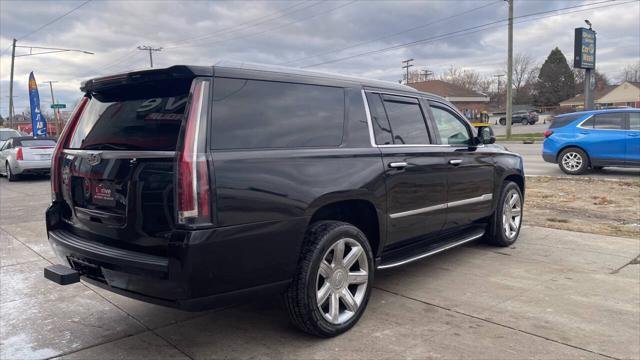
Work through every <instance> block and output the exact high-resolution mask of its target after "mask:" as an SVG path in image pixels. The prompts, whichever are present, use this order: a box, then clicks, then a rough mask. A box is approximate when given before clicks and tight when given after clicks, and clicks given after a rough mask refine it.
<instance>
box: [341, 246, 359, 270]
mask: <svg viewBox="0 0 640 360" xmlns="http://www.w3.org/2000/svg"><path fill="white" fill-rule="evenodd" d="M363 253H364V251H363V250H362V248H361V247H360V246H354V247H352V248H351V251H349V254H347V256H346V257H345V258H344V267H346V268H347V269H348V268H350V267H351V266H353V264H354V263H355V262H356V261H357V260H358V258H359V257H360V255H362V254H363Z"/></svg>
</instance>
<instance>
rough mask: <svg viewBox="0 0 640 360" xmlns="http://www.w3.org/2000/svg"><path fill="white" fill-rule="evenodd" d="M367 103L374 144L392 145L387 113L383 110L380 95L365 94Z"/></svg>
mask: <svg viewBox="0 0 640 360" xmlns="http://www.w3.org/2000/svg"><path fill="white" fill-rule="evenodd" d="M367 103H368V104H369V112H370V113H371V125H372V126H373V135H374V136H375V138H376V144H378V145H389V144H393V133H392V132H391V126H390V125H389V119H387V113H386V112H385V110H384V105H383V104H382V98H381V97H380V94H374V93H367Z"/></svg>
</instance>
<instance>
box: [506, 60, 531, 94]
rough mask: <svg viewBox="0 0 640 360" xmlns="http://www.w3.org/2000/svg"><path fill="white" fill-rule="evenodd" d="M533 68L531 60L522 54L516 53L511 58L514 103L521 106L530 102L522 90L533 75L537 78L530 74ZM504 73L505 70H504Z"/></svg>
mask: <svg viewBox="0 0 640 360" xmlns="http://www.w3.org/2000/svg"><path fill="white" fill-rule="evenodd" d="M533 67H534V62H533V58H532V57H531V56H530V55H528V54H524V53H517V54H516V56H515V57H514V58H513V90H514V96H513V98H514V103H516V104H523V103H526V102H527V100H529V101H530V97H529V96H527V95H530V94H525V93H524V88H525V86H526V84H527V83H529V78H530V77H531V76H533V75H535V76H537V74H534V73H533V72H532V70H533ZM505 73H506V70H505Z"/></svg>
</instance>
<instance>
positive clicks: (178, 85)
mask: <svg viewBox="0 0 640 360" xmlns="http://www.w3.org/2000/svg"><path fill="white" fill-rule="evenodd" d="M190 84H191V80H186V79H181V80H179V81H178V80H175V81H166V82H161V81H158V82H155V83H153V84H151V85H150V84H144V85H139V86H131V85H130V86H126V87H122V89H119V90H118V89H109V93H106V92H105V93H98V94H93V97H92V99H91V100H90V101H89V103H88V104H87V107H86V108H85V110H84V112H83V113H82V117H81V118H80V120H79V123H78V126H77V127H76V130H75V132H74V134H73V137H72V138H71V141H70V143H69V148H71V149H96V150H98V149H99V150H166V151H171V150H175V148H176V143H177V139H178V134H179V132H180V125H181V124H182V119H183V118H184V112H185V107H186V104H187V98H188V94H189V88H190Z"/></svg>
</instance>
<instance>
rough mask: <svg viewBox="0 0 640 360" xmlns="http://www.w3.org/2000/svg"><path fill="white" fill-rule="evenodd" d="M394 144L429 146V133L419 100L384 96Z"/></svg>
mask: <svg viewBox="0 0 640 360" xmlns="http://www.w3.org/2000/svg"><path fill="white" fill-rule="evenodd" d="M383 102H384V108H385V110H386V112H387V117H388V118H389V124H390V125H391V132H392V134H393V143H394V144H412V145H424V144H429V133H428V132H427V124H426V123H425V121H424V116H423V115H422V110H421V109H420V104H419V103H418V100H417V99H414V98H405V97H401V96H388V95H384V96H383Z"/></svg>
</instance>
